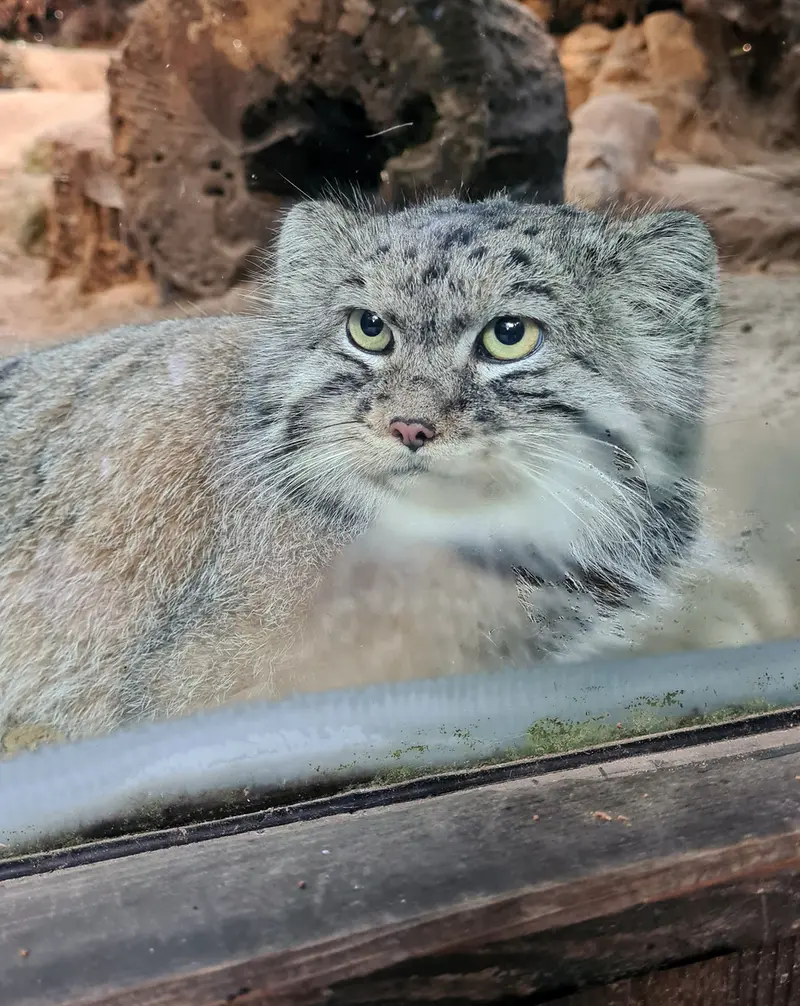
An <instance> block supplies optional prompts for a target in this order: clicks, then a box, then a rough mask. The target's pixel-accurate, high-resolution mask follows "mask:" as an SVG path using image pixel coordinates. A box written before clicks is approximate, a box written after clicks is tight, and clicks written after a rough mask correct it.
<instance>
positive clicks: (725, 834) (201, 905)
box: [0, 728, 800, 1006]
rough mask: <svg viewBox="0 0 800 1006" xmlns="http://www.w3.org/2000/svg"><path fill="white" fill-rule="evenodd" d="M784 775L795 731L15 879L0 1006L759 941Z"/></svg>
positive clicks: (468, 980)
mask: <svg viewBox="0 0 800 1006" xmlns="http://www.w3.org/2000/svg"><path fill="white" fill-rule="evenodd" d="M798 776H800V728H794V729H790V730H785V731H778V732H775V733H772V734H768V735H761V736H756V737H751V738H739V739H737V740H736V741H728V742H722V743H720V744H715V745H706V746H702V747H699V748H694V749H691V750H688V751H687V750H682V751H675V752H666V753H663V754H661V755H658V756H656V757H652V758H651V757H643V758H631V759H628V760H623V761H616V762H613V763H608V764H606V765H603V764H599V765H594V766H591V767H585V768H580V769H574V770H571V771H565V772H557V773H553V774H552V775H550V776H545V777H539V778H527V779H519V780H516V781H513V782H507V783H500V784H493V785H489V786H485V787H478V788H474V789H471V790H469V791H467V792H461V793H451V794H448V795H445V796H441V797H436V798H431V799H428V800H420V801H417V802H415V803H407V804H404V805H401V806H386V807H380V808H375V809H371V810H368V811H364V812H359V813H353V814H347V815H340V816H336V817H329V818H326V819H323V820H318V821H310V822H304V823H300V824H293V825H287V826H285V827H280V828H272V829H270V830H268V831H266V832H262V833H249V834H240V835H233V836H230V837H226V838H221V839H217V840H213V841H208V842H204V843H201V844H197V845H193V846H187V847H182V848H171V849H170V848H168V849H160V850H157V851H153V852H148V853H144V854H141V855H136V856H129V857H127V858H125V859H120V860H110V861H106V862H101V863H96V864H93V865H89V866H81V867H75V868H73V869H69V870H64V871H61V872H58V873H52V874H47V875H43V876H34V877H27V878H22V879H17V880H9V881H7V882H5V883H4V884H2V885H0V1003H2V1004H3V1006H23V1004H25V1006H33V1004H37V1006H43V1004H56V1003H58V1004H63V1003H70V1002H82V1003H97V1004H100V1003H103V1004H106V1006H112V1004H114V1006H156V1004H158V1006H167V1004H169V1006H176V1004H182V1003H187V1004H188V1003H191V1004H192V1006H212V1004H213V1006H216V1004H220V1003H223V1002H226V1001H228V1002H237V1003H241V1006H244V1004H247V1006H254V1004H256V1003H259V1004H261V1003H277V1002H281V1003H284V1002H285V1003H301V1002H302V1003H312V1002H322V1001H326V1002H329V1003H350V1002H354V1003H355V1002H375V1003H392V1002H394V1003H398V1004H399V1003H401V1002H404V1003H411V1002H417V1001H420V1002H424V1001H432V1000H433V999H435V1000H436V1001H439V1002H443V1001H447V1000H448V999H449V1000H450V1001H451V1002H457V1001H458V1002H464V1001H473V1002H498V1001H500V1000H501V999H503V998H508V997H509V996H511V997H514V996H523V995H532V994H535V995H536V1001H538V1002H543V1001H546V999H547V998H548V997H552V996H555V995H561V996H563V995H570V994H574V993H576V992H577V991H578V990H579V989H580V988H582V987H584V986H587V985H592V984H598V983H602V982H608V981H610V980H612V979H619V978H623V977H627V976H632V975H635V974H638V973H641V972H643V971H648V970H650V969H652V968H654V967H664V966H667V965H671V964H677V963H680V962H686V961H690V960H692V959H695V960H696V959H697V958H698V957H699V956H711V955H719V954H721V953H729V952H731V951H740V950H744V949H755V948H758V947H763V946H766V945H767V944H770V943H776V941H778V940H780V939H784V938H786V937H789V936H791V934H792V933H793V932H794V931H795V930H796V929H797V928H798V926H800V884H799V883H798V879H797V878H798V877H800V779H798ZM598 812H599V813H598ZM22 949H24V950H27V951H28V953H27V955H26V956H20V954H19V951H20V950H22ZM626 994H627V993H626ZM608 1001H611V1000H608ZM765 1001H768V1000H765Z"/></svg>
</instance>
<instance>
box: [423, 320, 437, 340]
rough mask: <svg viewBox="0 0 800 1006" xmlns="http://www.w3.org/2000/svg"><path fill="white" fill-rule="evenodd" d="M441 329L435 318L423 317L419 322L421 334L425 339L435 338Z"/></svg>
mask: <svg viewBox="0 0 800 1006" xmlns="http://www.w3.org/2000/svg"><path fill="white" fill-rule="evenodd" d="M438 331H439V328H438V325H437V324H436V319H435V318H423V319H422V321H421V322H420V323H419V334H420V336H421V337H422V338H423V339H433V338H435V337H436V335H437V333H438Z"/></svg>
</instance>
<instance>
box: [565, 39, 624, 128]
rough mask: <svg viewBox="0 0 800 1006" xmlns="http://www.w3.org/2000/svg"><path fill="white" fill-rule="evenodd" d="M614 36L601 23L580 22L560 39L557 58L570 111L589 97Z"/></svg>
mask: <svg viewBox="0 0 800 1006" xmlns="http://www.w3.org/2000/svg"><path fill="white" fill-rule="evenodd" d="M613 38H614V35H613V32H610V31H609V30H608V29H607V28H603V27H602V25H599V24H582V25H581V26H580V27H579V28H576V29H575V31H571V32H570V33H569V34H568V35H565V36H564V38H563V39H562V40H561V44H560V46H559V49H558V58H559V60H560V62H561V69H562V71H563V73H564V83H565V85H566V88H567V108H568V109H569V112H570V114H571V113H572V112H574V111H575V109H576V108H578V107H579V106H580V105H582V104H583V103H584V101H586V100H587V99H588V98H589V94H590V93H591V89H592V84H593V83H594V80H595V77H596V76H597V74H598V72H599V70H600V66H601V64H602V62H603V60H604V59H605V56H606V53H607V52H608V50H609V48H610V47H611V42H612V40H613Z"/></svg>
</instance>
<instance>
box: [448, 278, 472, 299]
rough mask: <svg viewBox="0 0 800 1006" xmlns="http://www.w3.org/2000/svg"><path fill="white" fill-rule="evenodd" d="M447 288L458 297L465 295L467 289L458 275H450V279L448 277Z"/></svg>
mask: <svg viewBox="0 0 800 1006" xmlns="http://www.w3.org/2000/svg"><path fill="white" fill-rule="evenodd" d="M447 289H448V290H449V291H450V293H452V294H455V295H456V296H458V297H464V296H466V292H467V291H466V289H465V287H464V283H463V281H462V280H460V279H459V278H458V277H456V278H452V277H451V278H450V279H448V281H447Z"/></svg>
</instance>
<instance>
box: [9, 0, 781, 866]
mask: <svg viewBox="0 0 800 1006" xmlns="http://www.w3.org/2000/svg"><path fill="white" fill-rule="evenodd" d="M218 6H219V16H215V17H210V16H209V17H207V18H205V19H203V18H204V17H205V16H203V17H200V15H197V14H195V13H192V11H191V10H190V9H189V8H186V9H184V8H183V7H176V6H175V5H172V4H169V3H168V2H167V0H145V2H143V3H132V2H121V3H116V4H108V3H90V2H85V3H72V2H70V3H60V4H51V3H47V2H44V0H42V2H41V3H38V4H37V3H34V4H30V3H11V4H5V5H3V4H0V35H1V36H2V40H0V84H2V89H0V123H2V130H0V134H1V135H2V139H0V261H1V262H2V269H0V273H1V275H0V753H1V759H2V760H0V843H2V846H3V847H4V848H0V853H3V854H6V855H15V854H16V853H17V852H18V851H19V850H21V849H23V850H24V849H28V848H32V847H34V846H39V847H41V846H43V845H44V846H47V845H58V844H63V843H68V842H70V841H77V840H79V839H82V838H85V837H86V836H87V834H91V833H92V829H93V828H95V831H96V826H98V825H100V824H102V823H103V822H106V823H107V822H108V821H109V820H113V821H117V827H118V829H119V828H122V829H123V830H124V828H126V827H131V828H133V827H139V826H140V825H142V822H144V823H145V825H147V826H155V825H156V824H160V823H163V822H164V821H165V820H167V817H165V816H164V814H165V808H166V809H168V810H169V811H170V813H172V814H173V819H174V814H175V813H177V811H175V805H176V804H179V805H181V806H182V807H183V810H182V811H181V812H180V813H183V814H184V816H185V815H186V814H189V813H190V811H191V814H193V815H194V818H195V819H202V818H203V816H204V815H205V816H208V815H210V814H219V813H222V812H233V811H234V810H236V811H238V810H241V809H243V808H244V809H247V808H252V807H255V806H260V805H261V804H262V803H263V802H264V801H265V800H273V801H274V800H276V799H277V800H290V799H298V798H302V797H305V796H311V795H315V794H319V793H320V792H331V791H334V790H336V789H341V788H343V787H347V786H352V785H354V784H355V783H358V784H364V783H388V782H397V781H402V780H405V779H408V778H411V777H413V776H416V775H419V774H424V773H426V772H430V771H432V770H434V769H436V770H438V771H441V769H442V768H447V769H462V768H465V767H467V766H475V765H483V764H488V763H492V762H496V761H498V760H509V759H514V758H521V757H530V756H541V755H547V754H553V753H560V752H564V751H568V750H576V749H581V748H585V747H587V746H591V745H595V744H602V743H608V742H613V741H617V740H620V739H624V738H630V737H635V736H641V735H645V734H650V733H655V732H658V731H663V730H666V729H671V728H674V727H676V726H677V727H681V726H694V725H701V724H704V723H714V722H723V721H726V720H730V719H732V718H735V717H737V716H742V715H748V714H755V713H767V712H770V711H774V710H777V709H782V708H787V707H790V706H793V705H794V704H795V703H796V701H797V687H798V682H800V676H798V672H797V670H796V666H797V661H796V642H795V637H796V636H797V635H798V629H797V622H798V586H799V584H798V576H800V572H799V571H800V548H798V534H797V531H798V529H800V513H798V510H800V475H798V472H800V465H798V447H797V443H798V436H797V434H798V432H799V431H800V412H799V411H798V404H797V403H798V401H800V398H799V397H798V370H797V364H798V359H799V358H800V348H798V344H797V340H796V338H795V327H796V318H797V317H798V310H799V309H800V285H799V284H798V272H797V267H798V249H799V248H800V243H799V242H798V233H799V232H800V197H799V196H798V194H797V184H796V183H797V145H798V128H799V126H800V123H798V105H797V101H796V97H797V95H796V85H795V83H794V81H795V79H796V77H797V74H796V72H795V71H796V69H797V66H796V64H797V61H798V52H800V49H798V45H799V44H800V43H799V42H798V28H797V24H796V19H795V18H794V16H793V15H792V14H791V12H790V10H789V8H788V7H786V8H785V9H784V8H783V7H779V8H776V10H775V11H774V12H773V13H771V14H770V15H769V16H767V15H764V17H763V18H757V17H756V16H755V15H751V14H749V13H747V12H744V11H739V9H738V8H736V9H734V8H730V9H729V8H727V7H721V6H719V5H715V4H710V5H708V6H707V7H706V6H703V7H702V9H700V7H698V6H697V5H690V4H688V3H687V4H684V5H681V4H680V3H675V4H671V5H665V4H662V3H659V4H645V5H639V6H638V7H637V8H636V9H635V10H634V9H633V8H631V7H630V5H627V4H625V5H623V4H620V5H618V7H615V6H614V5H613V4H612V5H594V6H592V5H588V6H587V5H583V7H581V8H580V13H579V8H578V7H575V6H574V5H573V6H569V5H567V4H560V3H558V2H556V0H553V2H546V0H542V2H538V0H537V2H530V3H527V4H524V5H523V4H521V3H518V2H516V0H485V2H481V3H478V2H477V0H475V2H469V3H467V2H465V3H462V4H447V3H441V4H439V5H436V4H428V3H419V4H406V5H400V4H399V3H397V2H396V0H373V2H372V3H371V4H369V5H366V4H365V5H354V4H350V3H345V2H344V0H342V2H340V3H338V5H337V4H334V5H333V7H331V5H327V6H325V11H324V12H323V10H322V7H320V8H319V10H317V9H316V7H315V5H313V4H308V3H305V2H300V0H280V2H278V0H273V2H272V3H270V4H269V5H265V4H262V3H259V2H258V0H242V2H240V3H238V4H236V5H225V4H220V5H218ZM334 8H336V11H337V12H338V13H337V16H336V18H333V19H331V16H330V12H331V10H333V9H334ZM197 18H199V19H197ZM465 45H466V46H467V51H468V52H470V53H471V56H470V57H469V59H468V61H467V63H466V64H465V63H464V57H463V51H462V50H463V49H464V46H465ZM37 748H38V749H40V750H35V749H37ZM187 807H188V808H189V810H187V809H186V808H187ZM178 816H180V815H178ZM190 816H191V815H190ZM120 818H121V819H122V820H123V821H128V822H129V823H128V824H125V823H123V824H122V825H120V824H119V819H120ZM137 822H138V823H137ZM142 826H144V825H142Z"/></svg>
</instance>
